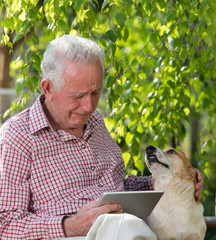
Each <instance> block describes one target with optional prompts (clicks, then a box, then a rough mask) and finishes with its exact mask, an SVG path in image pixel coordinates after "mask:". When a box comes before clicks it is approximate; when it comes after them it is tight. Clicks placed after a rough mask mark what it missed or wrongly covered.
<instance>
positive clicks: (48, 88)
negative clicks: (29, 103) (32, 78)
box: [41, 78, 54, 100]
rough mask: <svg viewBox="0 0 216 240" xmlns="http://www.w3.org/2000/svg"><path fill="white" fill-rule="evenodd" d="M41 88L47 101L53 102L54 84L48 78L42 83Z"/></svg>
mask: <svg viewBox="0 0 216 240" xmlns="http://www.w3.org/2000/svg"><path fill="white" fill-rule="evenodd" d="M41 88H42V90H43V93H44V95H45V96H46V99H47V100H51V99H52V97H53V91H54V88H53V84H52V82H51V81H50V80H49V79H47V78H45V79H43V80H42V81H41Z"/></svg>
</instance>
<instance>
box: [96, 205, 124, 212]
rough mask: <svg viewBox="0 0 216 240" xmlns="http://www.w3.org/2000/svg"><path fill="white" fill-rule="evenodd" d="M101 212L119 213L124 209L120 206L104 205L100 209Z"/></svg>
mask: <svg viewBox="0 0 216 240" xmlns="http://www.w3.org/2000/svg"><path fill="white" fill-rule="evenodd" d="M98 209H99V210H100V211H102V212H103V213H111V212H117V211H120V210H121V209H122V207H121V205H120V204H104V205H102V206H100V207H98Z"/></svg>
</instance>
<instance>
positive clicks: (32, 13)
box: [29, 9, 37, 19]
mask: <svg viewBox="0 0 216 240" xmlns="http://www.w3.org/2000/svg"><path fill="white" fill-rule="evenodd" d="M29 18H31V19H37V12H36V11H35V10H33V9H30V10H29Z"/></svg>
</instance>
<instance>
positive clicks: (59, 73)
mask: <svg viewBox="0 0 216 240" xmlns="http://www.w3.org/2000/svg"><path fill="white" fill-rule="evenodd" d="M97 59H99V60H100V62H101V66H102V68H103V71H104V51H103V49H102V48H101V47H100V46H99V45H98V44H97V43H96V42H93V41H92V40H90V39H87V38H83V37H78V36H73V35H63V36H61V37H57V38H56V39H54V40H52V41H51V42H50V43H49V44H48V46H47V49H46V51H45V52H44V55H43V60H42V62H41V69H42V76H43V79H45V78H47V79H49V80H50V81H51V82H52V83H53V86H54V88H55V90H56V91H60V90H61V89H62V88H63V87H64V85H65V82H64V71H65V68H66V67H67V62H68V61H70V62H72V61H73V62H78V61H80V60H83V61H84V62H85V63H90V62H94V61H95V60H97Z"/></svg>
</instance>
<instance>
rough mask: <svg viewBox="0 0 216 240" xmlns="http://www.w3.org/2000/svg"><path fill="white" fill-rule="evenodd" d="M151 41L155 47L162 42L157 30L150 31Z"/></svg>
mask: <svg viewBox="0 0 216 240" xmlns="http://www.w3.org/2000/svg"><path fill="white" fill-rule="evenodd" d="M150 42H151V43H152V45H153V46H154V47H156V46H157V45H158V43H159V42H160V37H159V35H158V34H157V33H156V32H153V33H150Z"/></svg>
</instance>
